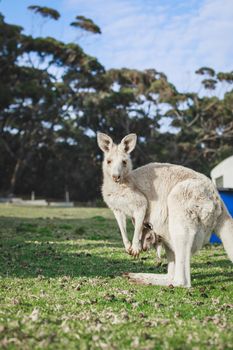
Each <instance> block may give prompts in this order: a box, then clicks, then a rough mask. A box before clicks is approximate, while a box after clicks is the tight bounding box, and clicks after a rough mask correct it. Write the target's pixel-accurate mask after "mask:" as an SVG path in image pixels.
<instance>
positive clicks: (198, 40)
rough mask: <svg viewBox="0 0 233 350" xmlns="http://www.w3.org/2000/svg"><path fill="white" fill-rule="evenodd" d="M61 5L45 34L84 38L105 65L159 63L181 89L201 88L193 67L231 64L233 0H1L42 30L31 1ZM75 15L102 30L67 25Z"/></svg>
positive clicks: (0, 7)
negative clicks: (84, 32)
mask: <svg viewBox="0 0 233 350" xmlns="http://www.w3.org/2000/svg"><path fill="white" fill-rule="evenodd" d="M32 4H37V5H40V6H49V7H53V8H55V9H57V10H58V11H59V12H60V13H61V14H62V17H61V19H60V20H59V21H58V22H49V23H46V24H45V25H44V27H43V32H42V34H43V35H50V36H55V37H57V38H58V39H61V40H64V41H75V40H76V42H77V43H80V44H81V46H82V47H83V48H84V50H85V51H86V52H87V53H89V54H91V55H93V56H96V57H97V58H98V59H99V61H100V62H101V63H102V64H103V65H104V66H105V67H106V68H112V67H114V68H121V67H129V68H136V69H145V68H155V69H157V70H159V71H163V72H164V73H165V74H167V75H168V77H169V80H170V81H171V82H172V83H174V84H175V85H176V86H177V87H178V88H179V89H180V90H194V91H197V90H198V89H199V87H200V84H199V79H198V77H197V76H196V75H195V74H194V71H195V70H196V69H197V68H199V67H201V66H210V67H212V68H214V69H215V70H217V71H231V70H233V59H232V57H233V0H47V1H43V0H38V1H36V0H30V1H28V0H1V2H0V11H1V12H2V13H3V14H4V15H5V18H6V20H7V21H8V22H11V23H17V24H19V25H22V26H23V27H24V28H25V32H26V33H30V34H32V33H33V34H34V35H39V34H40V32H39V22H38V21H39V20H40V19H39V18H38V17H37V18H35V16H33V15H32V14H31V13H30V12H29V11H28V10H27V6H28V5H32ZM76 15H84V16H87V17H90V18H92V19H93V20H94V21H95V22H96V23H97V24H98V25H99V26H100V27H101V29H102V35H96V36H85V37H82V38H81V39H80V38H79V37H78V33H77V31H75V29H73V28H72V27H70V26H69V23H70V22H71V21H72V20H73V19H74V17H75V16H76Z"/></svg>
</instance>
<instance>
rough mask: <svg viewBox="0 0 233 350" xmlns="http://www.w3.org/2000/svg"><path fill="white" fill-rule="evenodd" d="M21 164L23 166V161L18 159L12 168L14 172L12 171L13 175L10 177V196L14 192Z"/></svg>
mask: <svg viewBox="0 0 233 350" xmlns="http://www.w3.org/2000/svg"><path fill="white" fill-rule="evenodd" d="M22 164H23V160H22V159H21V158H18V159H17V162H16V163H15V167H14V170H13V173H12V176H11V180H10V188H9V192H10V193H11V194H13V193H14V191H15V185H16V181H17V178H18V175H19V170H20V168H21V166H22Z"/></svg>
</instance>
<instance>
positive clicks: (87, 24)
mask: <svg viewBox="0 0 233 350" xmlns="http://www.w3.org/2000/svg"><path fill="white" fill-rule="evenodd" d="M75 18H76V21H75V22H72V23H70V25H71V26H72V27H75V28H81V29H83V30H86V31H87V32H91V33H93V34H101V30H100V27H98V26H97V25H96V24H95V23H94V22H93V21H92V19H90V18H86V17H84V16H76V17H75Z"/></svg>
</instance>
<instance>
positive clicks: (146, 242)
mask: <svg viewBox="0 0 233 350" xmlns="http://www.w3.org/2000/svg"><path fill="white" fill-rule="evenodd" d="M141 244H142V250H144V251H147V250H149V249H151V248H152V247H153V246H154V245H155V244H156V236H155V234H154V232H153V231H152V230H150V229H147V228H143V231H142V238H141Z"/></svg>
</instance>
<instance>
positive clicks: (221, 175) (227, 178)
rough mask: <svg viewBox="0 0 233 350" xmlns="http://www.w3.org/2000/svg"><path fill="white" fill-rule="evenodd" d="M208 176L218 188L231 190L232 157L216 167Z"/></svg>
mask: <svg viewBox="0 0 233 350" xmlns="http://www.w3.org/2000/svg"><path fill="white" fill-rule="evenodd" d="M210 175H211V178H212V180H213V182H214V183H215V185H216V186H217V187H218V188H233V156H231V157H228V158H226V159H224V160H223V161H222V162H221V163H219V164H218V165H216V167H215V168H213V169H212V171H211V173H210Z"/></svg>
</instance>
